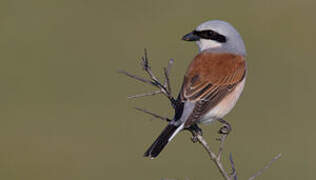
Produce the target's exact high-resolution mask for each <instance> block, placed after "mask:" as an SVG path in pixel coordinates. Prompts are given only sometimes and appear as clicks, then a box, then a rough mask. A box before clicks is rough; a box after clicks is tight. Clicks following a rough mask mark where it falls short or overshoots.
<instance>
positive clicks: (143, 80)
mask: <svg viewBox="0 0 316 180" xmlns="http://www.w3.org/2000/svg"><path fill="white" fill-rule="evenodd" d="M118 73H121V74H124V75H126V76H128V77H130V78H133V79H136V80H138V81H141V82H143V83H147V84H150V85H154V83H153V82H151V81H149V80H147V79H144V78H141V77H139V76H136V75H134V74H131V73H129V72H126V71H124V70H119V71H118Z"/></svg>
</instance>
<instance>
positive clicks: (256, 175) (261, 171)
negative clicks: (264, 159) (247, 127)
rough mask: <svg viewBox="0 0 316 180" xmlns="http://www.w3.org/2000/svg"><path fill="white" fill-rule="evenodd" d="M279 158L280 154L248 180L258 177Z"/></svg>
mask: <svg viewBox="0 0 316 180" xmlns="http://www.w3.org/2000/svg"><path fill="white" fill-rule="evenodd" d="M281 156H282V154H281V153H279V154H278V155H276V156H275V157H274V158H273V159H272V160H271V161H269V162H268V164H267V165H265V166H264V167H263V168H262V169H260V170H259V171H258V172H257V173H256V174H254V175H253V176H251V177H250V178H249V179H248V180H254V179H255V178H256V177H258V176H260V175H261V174H262V173H263V172H264V171H266V170H267V169H268V168H269V167H270V166H271V165H272V163H274V162H275V161H276V160H278V159H279V158H280V157H281Z"/></svg>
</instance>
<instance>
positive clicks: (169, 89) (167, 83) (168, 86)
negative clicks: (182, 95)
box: [164, 59, 174, 94]
mask: <svg viewBox="0 0 316 180" xmlns="http://www.w3.org/2000/svg"><path fill="white" fill-rule="evenodd" d="M173 62H174V60H173V59H170V60H169V63H168V66H167V67H166V68H164V74H165V83H164V85H165V87H166V88H167V90H168V91H169V94H172V92H171V85H170V78H169V75H170V71H171V67H172V64H173Z"/></svg>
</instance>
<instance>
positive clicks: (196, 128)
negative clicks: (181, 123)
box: [186, 124, 203, 143]
mask: <svg viewBox="0 0 316 180" xmlns="http://www.w3.org/2000/svg"><path fill="white" fill-rule="evenodd" d="M186 129H187V130H188V131H190V132H191V133H192V138H191V140H192V142H193V143H196V142H198V137H197V136H198V135H200V136H203V132H202V129H201V128H200V127H199V126H198V125H196V124H194V125H192V126H190V127H189V128H186Z"/></svg>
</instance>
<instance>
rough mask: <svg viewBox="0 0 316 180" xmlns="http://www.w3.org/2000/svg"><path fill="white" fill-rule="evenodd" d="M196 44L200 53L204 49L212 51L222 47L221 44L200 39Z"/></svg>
mask: <svg viewBox="0 0 316 180" xmlns="http://www.w3.org/2000/svg"><path fill="white" fill-rule="evenodd" d="M196 44H197V45H198V47H199V50H200V52H201V51H204V50H206V49H213V48H218V47H221V46H222V44H221V43H219V42H216V41H213V40H209V39H200V40H199V41H196Z"/></svg>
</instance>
